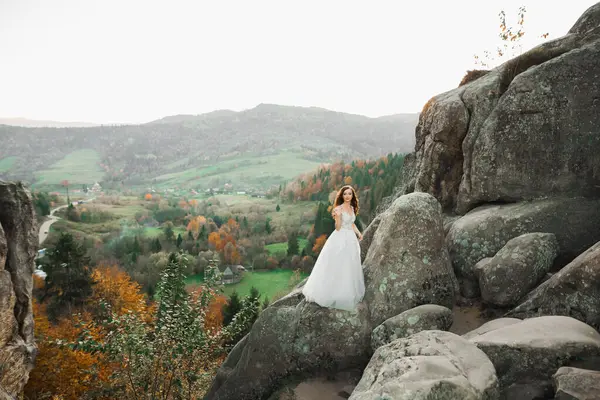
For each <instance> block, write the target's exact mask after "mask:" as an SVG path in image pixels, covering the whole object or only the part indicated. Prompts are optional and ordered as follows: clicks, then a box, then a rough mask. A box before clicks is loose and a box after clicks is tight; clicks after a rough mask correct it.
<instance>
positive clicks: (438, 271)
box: [364, 193, 457, 326]
mask: <svg viewBox="0 0 600 400" xmlns="http://www.w3.org/2000/svg"><path fill="white" fill-rule="evenodd" d="M364 272H365V286H366V291H365V301H366V303H367V304H368V306H369V311H370V315H371V323H372V325H373V326H377V325H379V324H381V323H382V322H383V321H385V320H386V319H388V318H390V317H393V316H395V315H398V314H400V313H401V312H403V311H406V310H409V309H411V308H413V307H416V306H419V305H422V304H439V305H442V306H445V307H447V308H452V307H453V305H454V299H455V290H456V287H457V282H456V278H455V276H454V273H453V271H452V266H451V264H450V259H449V257H448V251H447V250H446V246H445V242H444V230H443V226H442V215H441V207H440V205H439V203H438V202H437V200H436V199H435V198H434V197H433V196H431V195H429V194H426V193H411V194H408V195H404V196H401V197H399V198H397V199H396V200H395V201H394V203H393V204H392V205H391V206H390V208H389V209H388V210H387V211H386V212H385V213H384V214H382V218H381V223H380V224H379V228H378V229H377V232H375V235H374V237H373V242H372V243H371V248H370V249H369V253H368V254H367V258H366V259H365V262H364Z"/></svg>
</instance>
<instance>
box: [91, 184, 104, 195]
mask: <svg viewBox="0 0 600 400" xmlns="http://www.w3.org/2000/svg"><path fill="white" fill-rule="evenodd" d="M89 191H90V192H92V193H100V192H101V191H102V186H100V184H99V183H98V182H96V183H94V184H93V185H92V188H91V189H90V190H89Z"/></svg>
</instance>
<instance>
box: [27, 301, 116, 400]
mask: <svg viewBox="0 0 600 400" xmlns="http://www.w3.org/2000/svg"><path fill="white" fill-rule="evenodd" d="M33 313H34V323H35V332H36V341H37V345H38V355H37V358H36V362H35V368H34V369H33V370H32V371H31V373H30V375H29V381H28V382H27V385H26V386H25V395H26V397H27V398H32V399H35V398H40V397H42V396H44V395H45V394H50V395H60V398H62V399H64V400H71V399H72V400H76V399H81V398H83V397H84V395H85V394H86V393H87V392H89V391H90V390H91V389H93V388H95V387H97V386H96V385H97V383H98V380H100V381H105V382H106V381H107V380H108V378H109V376H110V374H111V369H110V368H109V367H108V366H107V365H106V364H105V363H103V362H102V359H101V356H100V355H92V354H90V353H86V352H83V351H77V350H72V349H70V348H68V347H61V346H58V345H55V344H53V343H52V340H55V339H63V340H64V339H66V340H74V339H75V338H76V337H77V336H78V335H79V334H80V333H81V328H79V327H77V323H78V322H80V321H81V319H79V318H74V319H75V320H72V319H70V320H61V321H59V323H58V324H56V325H53V324H51V323H50V322H48V317H47V314H46V306H45V305H44V304H39V303H38V302H37V301H36V300H35V299H34V300H33ZM86 318H89V316H84V317H83V319H86ZM94 370H96V372H97V373H94V372H93V371H94Z"/></svg>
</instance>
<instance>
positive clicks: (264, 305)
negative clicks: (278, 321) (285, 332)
mask: <svg viewBox="0 0 600 400" xmlns="http://www.w3.org/2000/svg"><path fill="white" fill-rule="evenodd" d="M269 304H270V302H269V298H268V297H265V300H264V301H263V304H262V309H263V310H264V309H265V308H267V307H269Z"/></svg>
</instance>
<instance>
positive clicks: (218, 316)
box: [204, 295, 227, 330]
mask: <svg viewBox="0 0 600 400" xmlns="http://www.w3.org/2000/svg"><path fill="white" fill-rule="evenodd" d="M225 304H227V297H225V296H223V295H217V296H215V298H214V299H213V300H212V301H211V302H210V304H209V306H208V310H207V312H206V317H205V320H204V326H205V327H206V328H207V329H211V330H218V329H221V328H222V327H223V311H222V310H223V306H224V305H225Z"/></svg>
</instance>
